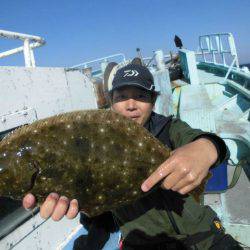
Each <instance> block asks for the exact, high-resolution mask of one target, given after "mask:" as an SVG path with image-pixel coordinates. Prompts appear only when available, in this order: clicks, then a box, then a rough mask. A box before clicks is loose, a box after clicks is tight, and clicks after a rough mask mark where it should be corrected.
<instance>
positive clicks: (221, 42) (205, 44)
mask: <svg viewBox="0 0 250 250" xmlns="http://www.w3.org/2000/svg"><path fill="white" fill-rule="evenodd" d="M199 49H200V51H201V54H202V57H203V60H204V62H211V63H214V64H221V65H223V66H226V67H230V66H231V65H232V66H233V65H235V66H236V67H237V68H239V61H238V55H237V51H236V47H235V42H234V37H233V35H232V34H231V33H217V34H209V35H202V36H200V37H199ZM216 55H219V57H220V58H221V61H222V63H219V62H218V61H217V60H216ZM226 55H230V56H231V57H232V61H231V63H229V64H227V62H226ZM208 56H212V60H209V59H208Z"/></svg>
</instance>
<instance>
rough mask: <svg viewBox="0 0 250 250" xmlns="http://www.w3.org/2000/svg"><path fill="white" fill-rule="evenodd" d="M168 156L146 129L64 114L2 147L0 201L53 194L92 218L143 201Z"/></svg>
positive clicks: (98, 114)
mask: <svg viewBox="0 0 250 250" xmlns="http://www.w3.org/2000/svg"><path fill="white" fill-rule="evenodd" d="M169 155H170V150H169V149H168V148H166V147H165V146H164V145H163V144H162V143H161V142H159V141H158V140H157V139H156V138H154V137H153V136H152V135H151V134H150V133H149V132H148V131H147V130H146V129H144V128H143V127H142V126H140V125H138V124H137V123H136V122H134V121H132V120H130V119H128V118H125V117H123V116H121V115H120V114H117V113H115V112H113V111H110V110H87V111H75V112H68V113H64V114H60V115H56V116H53V117H49V118H46V119H42V120H39V121H36V122H34V123H32V124H30V125H25V126H23V127H21V128H18V129H16V130H15V131H13V132H11V133H10V134H8V135H7V136H6V137H5V138H4V139H3V140H2V141H1V142H0V196H6V197H11V198H13V199H22V198H23V196H24V195H25V194H26V193H27V192H31V193H33V194H34V195H35V196H36V198H37V200H38V201H40V202H42V201H43V200H44V199H45V198H46V196H47V195H48V194H49V193H50V192H57V193H59V194H61V195H65V196H67V197H68V198H69V199H73V198H76V199H77V200H78V202H79V207H80V210H82V211H84V212H85V213H86V214H88V215H89V216H96V215H99V214H101V213H103V212H105V211H110V210H113V209H115V208H117V207H120V206H122V205H125V204H128V203H131V202H133V201H135V200H136V199H138V198H139V197H141V196H142V195H145V194H144V193H143V192H142V191H141V188H140V187H141V184H142V182H143V180H144V179H146V178H147V177H148V176H149V175H150V174H151V173H152V172H153V171H154V170H155V169H156V168H157V167H158V166H159V165H160V164H161V163H162V162H164V161H165V160H166V159H167V158H168V157H169ZM202 190H203V188H201V187H199V189H197V190H196V191H194V192H193V195H195V196H196V198H197V197H198V195H199V194H200V192H201V191H202Z"/></svg>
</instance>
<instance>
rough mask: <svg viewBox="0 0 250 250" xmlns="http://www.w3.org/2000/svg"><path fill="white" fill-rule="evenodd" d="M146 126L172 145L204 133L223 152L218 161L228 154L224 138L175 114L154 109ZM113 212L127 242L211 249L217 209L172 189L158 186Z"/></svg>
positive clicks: (170, 146) (175, 145) (174, 146)
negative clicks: (192, 126)
mask: <svg viewBox="0 0 250 250" xmlns="http://www.w3.org/2000/svg"><path fill="white" fill-rule="evenodd" d="M144 127H145V128H146V129H147V130H148V131H149V132H150V133H152V134H153V135H154V136H155V137H156V138H157V139H159V140H160V141H161V142H162V143H163V144H164V145H166V146H167V147H169V148H171V149H176V148H178V147H181V146H183V145H185V144H187V143H190V142H192V141H194V140H196V139H198V138H201V137H205V138H207V139H209V140H211V141H212V142H213V143H214V145H215V146H216V148H217V151H218V154H219V155H220V156H219V158H218V160H217V162H216V164H215V165H217V164H220V163H222V162H223V161H224V160H225V159H226V157H227V155H228V154H227V148H226V145H225V143H224V141H223V140H222V139H221V138H219V137H218V136H216V135H215V134H212V133H207V132H203V131H202V130H200V129H192V128H191V127H190V126H189V125H188V124H187V123H185V122H183V121H181V120H180V119H176V118H173V116H169V117H165V116H162V115H159V114H156V113H154V112H153V113H152V115H151V117H150V119H149V120H148V122H147V123H146V124H145V126H144ZM114 214H115V217H116V220H117V223H118V225H119V227H120V230H121V231H122V234H123V237H124V238H125V239H126V240H125V243H126V244H127V245H130V244H132V245H134V246H137V248H138V249H139V247H141V246H142V247H143V246H144V249H147V248H145V246H152V245H153V244H157V243H161V242H162V244H165V243H166V244H167V245H168V246H170V245H171V244H173V245H175V244H177V245H178V244H183V248H185V246H187V245H189V246H190V245H195V246H196V247H197V246H198V247H199V249H208V247H209V246H210V245H211V244H212V242H213V239H214V237H213V233H211V227H213V222H214V220H215V219H216V213H215V212H214V211H213V210H212V209H211V208H210V207H207V206H202V205H200V204H198V203H197V202H196V201H195V200H194V199H193V197H191V196H189V195H180V194H179V193H177V192H173V191H171V190H163V189H161V188H158V189H156V190H154V191H153V192H151V193H150V194H149V195H147V196H145V197H143V198H141V199H139V200H137V201H136V202H135V203H134V204H132V205H128V206H124V207H122V208H120V209H117V210H116V211H115V212H114ZM204 237H205V238H206V240H204ZM187 239H188V244H185V242H186V241H187ZM190 239H191V240H190ZM190 242H191V243H190ZM177 245H176V246H177ZM178 248H179V249H180V246H179V245H178ZM135 249H136V248H135Z"/></svg>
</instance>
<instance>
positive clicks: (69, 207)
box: [23, 193, 79, 221]
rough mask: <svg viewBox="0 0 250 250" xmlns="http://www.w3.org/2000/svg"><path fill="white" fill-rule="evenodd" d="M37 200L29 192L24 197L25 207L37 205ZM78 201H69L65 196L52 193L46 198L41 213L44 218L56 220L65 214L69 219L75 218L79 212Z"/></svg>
mask: <svg viewBox="0 0 250 250" xmlns="http://www.w3.org/2000/svg"><path fill="white" fill-rule="evenodd" d="M35 203H36V200H35V197H34V196H33V195H32V194H27V195H26V196H25V197H24V198H23V207H24V208H25V209H30V208H32V207H34V206H35ZM78 212H79V210H78V202H77V200H75V199H74V200H72V201H69V199H68V198H67V197H65V196H61V197H59V195H58V194H56V193H51V194H50V195H48V197H47V198H46V200H45V202H44V203H43V204H42V206H41V208H40V215H41V217H42V218H44V219H48V218H49V217H51V218H52V219H53V220H54V221H59V220H60V219H62V218H63V216H64V215H66V216H67V218H68V219H73V218H75V217H76V215H77V214H78Z"/></svg>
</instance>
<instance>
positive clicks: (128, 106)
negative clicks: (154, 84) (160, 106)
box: [112, 86, 154, 125]
mask: <svg viewBox="0 0 250 250" xmlns="http://www.w3.org/2000/svg"><path fill="white" fill-rule="evenodd" d="M152 99H153V98H152V94H151V93H150V92H149V91H147V90H144V89H140V88H137V87H133V86H126V87H122V88H119V89H117V90H114V92H113V98H112V109H113V110H114V111H115V112H117V113H120V114H121V115H124V116H126V117H128V118H131V119H132V120H134V121H136V122H137V123H139V124H140V125H144V124H145V123H146V121H147V120H148V118H149V117H150V115H151V112H152V109H153V106H154V105H153V100H152Z"/></svg>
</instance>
